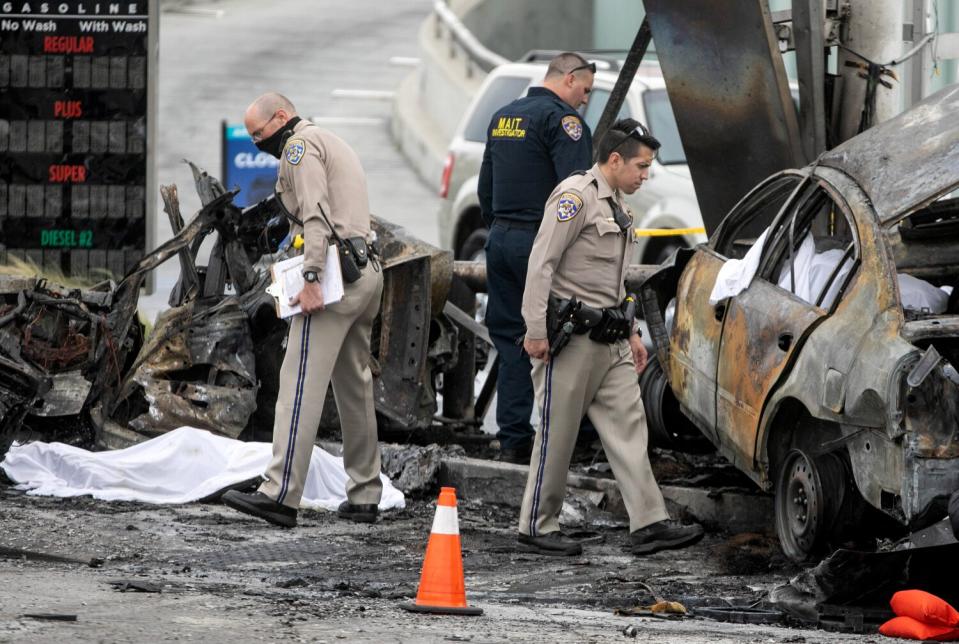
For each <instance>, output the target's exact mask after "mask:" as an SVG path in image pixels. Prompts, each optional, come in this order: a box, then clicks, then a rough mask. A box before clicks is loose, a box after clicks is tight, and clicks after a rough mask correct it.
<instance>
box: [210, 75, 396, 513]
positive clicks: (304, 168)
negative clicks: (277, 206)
mask: <svg viewBox="0 0 959 644" xmlns="http://www.w3.org/2000/svg"><path fill="white" fill-rule="evenodd" d="M244 122H245V125H246V128H247V131H249V133H250V136H252V137H253V141H254V142H255V143H256V144H257V147H259V148H260V149H261V150H264V151H266V152H269V153H270V154H272V155H273V156H276V157H278V158H279V159H280V168H279V177H278V180H277V184H276V191H277V195H278V196H279V198H280V200H281V201H282V202H283V205H284V206H285V207H286V209H287V210H288V211H289V213H290V214H291V215H292V216H291V219H293V220H294V222H295V221H296V220H299V221H301V222H302V224H303V225H302V228H301V227H300V226H299V225H297V224H295V223H294V224H293V225H292V230H291V233H294V234H295V233H298V232H302V233H303V236H304V239H305V246H304V255H305V256H304V262H303V277H304V280H305V286H304V288H303V291H302V292H301V293H300V294H299V296H298V297H297V298H294V303H299V305H300V306H301V307H302V309H303V314H302V315H296V316H294V317H293V318H292V319H291V324H290V330H289V335H288V337H287V346H286V355H285V357H284V359H283V367H282V370H281V372H280V391H279V396H278V398H277V401H276V420H275V423H274V426H273V458H272V460H271V461H270V464H269V467H268V468H267V471H266V473H265V478H266V480H265V481H264V483H263V484H262V485H261V486H260V488H259V490H258V491H257V492H255V493H253V494H243V493H240V492H236V491H231V492H228V493H227V494H225V495H224V497H223V500H224V502H225V503H226V504H227V505H229V506H230V507H232V508H234V509H237V510H239V511H241V512H245V513H247V514H251V515H253V516H257V517H260V518H262V519H265V520H267V521H269V522H271V523H275V524H277V525H282V526H287V527H292V526H294V525H296V512H297V510H296V509H297V507H298V506H299V504H300V498H301V497H302V496H303V486H304V484H305V482H306V476H307V472H308V470H309V464H310V457H311V454H312V451H313V443H314V440H315V438H316V432H317V428H318V426H319V422H320V415H321V414H322V412H323V403H324V400H325V398H326V391H327V387H328V386H329V384H330V382H331V380H332V383H333V394H334V397H335V399H336V409H337V412H338V414H339V418H340V426H341V427H342V432H343V461H344V465H345V467H346V472H347V474H348V475H349V480H348V482H347V484H346V494H347V499H348V500H347V501H345V502H344V503H343V504H342V505H341V506H340V508H339V515H340V516H341V517H344V518H349V519H352V520H354V521H365V522H372V521H375V519H376V514H377V505H378V503H379V501H380V496H381V493H382V484H381V482H380V478H379V476H380V453H379V446H378V444H377V434H376V416H375V414H374V411H373V378H372V374H371V373H370V366H369V359H370V333H371V329H372V325H373V318H374V317H376V314H377V312H378V311H379V306H380V295H381V294H382V291H383V273H382V272H381V271H380V270H378V269H377V268H376V266H375V262H374V261H368V263H367V264H366V266H365V267H363V268H362V269H361V270H360V271H359V277H358V279H356V281H354V282H352V283H346V282H347V279H348V276H347V270H345V268H344V271H343V272H344V291H345V293H344V296H343V299H342V300H340V301H339V302H336V303H334V304H331V305H330V306H329V307H326V306H324V300H323V289H322V281H323V270H324V267H325V264H326V257H327V251H328V247H329V246H330V244H331V243H333V242H334V240H335V235H334V232H335V233H336V235H338V236H339V237H340V238H342V239H348V240H357V241H356V244H357V245H360V246H362V245H363V244H364V240H365V241H369V239H370V208H369V201H368V197H367V192H366V176H365V174H364V172H363V168H362V167H361V165H360V160H359V158H358V157H357V155H356V153H355V152H354V151H353V150H352V149H351V148H350V147H349V146H348V145H347V144H346V143H345V142H344V141H343V140H342V139H340V138H338V137H337V136H335V135H333V134H332V133H330V132H328V131H326V130H324V129H322V128H319V127H317V126H315V125H313V124H312V123H310V122H308V121H303V120H300V119H299V117H297V116H296V111H295V109H294V107H293V105H292V104H291V103H290V101H289V100H288V99H286V98H285V97H283V96H280V95H279V94H264V95H263V96H261V97H260V98H258V99H257V100H256V101H254V102H253V104H252V105H250V107H249V108H248V109H247V111H246V115H245V119H244ZM321 207H322V212H321ZM324 213H325V217H324ZM330 225H332V228H333V230H332V231H331V229H330ZM357 238H358V239H357ZM361 254H364V255H365V254H367V249H366V248H365V247H363V248H361Z"/></svg>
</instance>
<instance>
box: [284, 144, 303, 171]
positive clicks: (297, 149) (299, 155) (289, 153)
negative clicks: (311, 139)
mask: <svg viewBox="0 0 959 644" xmlns="http://www.w3.org/2000/svg"><path fill="white" fill-rule="evenodd" d="M305 153H306V145H305V144H304V143H303V139H290V140H289V142H287V144H286V150H285V152H284V154H285V155H286V160H287V161H289V162H290V165H297V164H298V163H299V162H300V161H302V160H303V155H304V154H305Z"/></svg>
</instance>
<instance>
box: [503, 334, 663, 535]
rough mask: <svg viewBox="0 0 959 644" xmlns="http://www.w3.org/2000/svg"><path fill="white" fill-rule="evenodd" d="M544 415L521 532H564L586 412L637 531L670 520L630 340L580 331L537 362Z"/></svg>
mask: <svg viewBox="0 0 959 644" xmlns="http://www.w3.org/2000/svg"><path fill="white" fill-rule="evenodd" d="M533 385H534V387H535V388H536V400H537V401H538V402H539V404H540V406H541V407H540V409H541V415H542V416H541V420H540V426H539V428H538V429H537V431H536V438H535V440H534V442H533V455H532V458H531V460H530V464H529V477H528V478H527V480H526V492H525V494H524V495H523V507H522V509H521V510H520V518H519V531H520V533H522V534H527V535H531V536H540V535H544V534H548V533H550V532H556V531H557V530H559V514H560V511H561V510H562V508H563V498H564V497H565V496H566V475H567V473H568V472H569V462H570V459H571V458H572V456H573V448H574V447H575V445H576V435H577V433H578V432H579V423H580V419H581V418H582V417H583V414H584V413H585V414H586V415H588V416H589V419H590V420H591V421H592V422H593V425H594V426H595V427H596V431H597V432H599V437H600V440H602V442H603V448H604V449H605V451H606V457H607V458H608V459H609V464H610V466H611V467H612V469H613V476H615V477H616V482H617V483H618V484H619V489H620V492H621V493H622V495H623V501H624V502H625V504H626V510H627V512H628V513H629V529H630V532H632V531H634V530H639V529H640V528H643V527H645V526H647V525H649V524H651V523H655V522H656V521H662V520H663V519H668V518H669V515H668V514H667V513H666V505H665V503H664V502H663V495H662V493H661V492H660V490H659V485H657V483H656V479H655V478H654V477H653V471H652V468H651V467H650V465H649V455H648V454H647V453H646V442H647V430H646V413H645V411H644V410H643V402H642V399H641V398H640V391H639V384H638V380H637V376H636V369H635V367H634V365H633V359H632V354H631V352H630V348H629V342H627V341H626V340H620V341H619V342H616V343H614V344H602V343H599V342H594V341H593V340H590V339H589V338H588V337H587V336H585V335H574V336H573V337H572V338H570V341H569V344H568V345H566V348H565V349H563V351H562V353H560V355H559V357H558V358H553V359H551V360H550V361H549V362H548V363H544V362H543V361H541V360H533Z"/></svg>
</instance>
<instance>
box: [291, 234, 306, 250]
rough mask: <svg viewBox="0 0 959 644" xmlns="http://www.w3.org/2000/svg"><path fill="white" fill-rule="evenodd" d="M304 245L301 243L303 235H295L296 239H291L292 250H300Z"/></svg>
mask: <svg viewBox="0 0 959 644" xmlns="http://www.w3.org/2000/svg"><path fill="white" fill-rule="evenodd" d="M304 243H305V242H304V241H303V235H297V236H296V237H294V238H293V248H295V249H297V250H300V249H301V248H303V244H304Z"/></svg>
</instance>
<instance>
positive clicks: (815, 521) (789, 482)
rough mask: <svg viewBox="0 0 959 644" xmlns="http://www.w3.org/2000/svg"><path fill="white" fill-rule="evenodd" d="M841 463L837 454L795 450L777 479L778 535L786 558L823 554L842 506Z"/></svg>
mask: <svg viewBox="0 0 959 644" xmlns="http://www.w3.org/2000/svg"><path fill="white" fill-rule="evenodd" d="M844 496H845V483H844V476H843V466H842V461H841V460H840V459H839V457H838V456H836V455H835V454H824V455H822V456H818V457H816V458H813V457H811V456H810V455H809V454H808V453H807V452H804V451H802V450H798V449H793V450H791V451H790V452H789V453H788V454H786V458H785V459H784V460H783V464H782V467H780V468H779V473H778V476H777V480H776V502H775V505H776V532H777V534H778V535H779V543H780V545H781V546H782V549H783V552H784V553H785V554H786V556H787V557H789V558H790V559H792V560H793V561H797V562H807V561H811V560H814V559H816V558H817V557H818V556H820V555H822V554H823V552H824V551H825V549H826V546H827V545H828V543H829V541H830V540H831V536H832V532H833V530H834V528H835V522H836V519H837V512H836V510H837V509H838V508H839V507H840V506H841V505H842V502H843V497H844Z"/></svg>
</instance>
